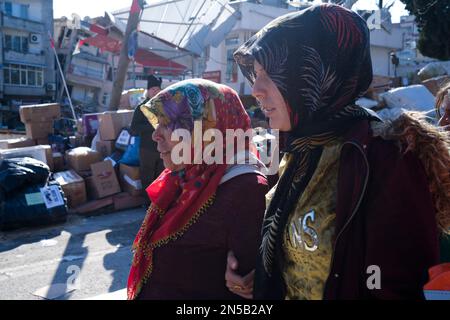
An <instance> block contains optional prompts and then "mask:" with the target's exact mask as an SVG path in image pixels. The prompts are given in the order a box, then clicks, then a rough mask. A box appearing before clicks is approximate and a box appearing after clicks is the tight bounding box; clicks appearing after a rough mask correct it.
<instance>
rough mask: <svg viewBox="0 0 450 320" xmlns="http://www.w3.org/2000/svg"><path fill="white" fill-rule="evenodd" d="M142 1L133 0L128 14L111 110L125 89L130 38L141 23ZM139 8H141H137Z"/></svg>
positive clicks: (117, 103) (117, 105) (116, 104)
mask: <svg viewBox="0 0 450 320" xmlns="http://www.w3.org/2000/svg"><path fill="white" fill-rule="evenodd" d="M140 3H141V1H139V0H133V4H132V5H131V9H130V15H129V16H128V23H127V29H126V31H125V36H124V38H123V41H122V49H121V51H120V58H119V65H118V67H117V75H116V77H115V79H114V84H113V90H112V94H111V101H110V103H109V111H116V110H117V108H118V107H119V103H120V97H121V95H122V91H123V85H124V83H125V78H126V76H127V71H128V65H129V63H130V59H129V58H128V40H129V38H130V35H131V33H132V32H133V31H135V30H136V29H137V27H138V25H139V20H140V14H141V11H142V7H141V5H140ZM137 8H139V10H137Z"/></svg>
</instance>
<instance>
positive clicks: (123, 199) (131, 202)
mask: <svg viewBox="0 0 450 320" xmlns="http://www.w3.org/2000/svg"><path fill="white" fill-rule="evenodd" d="M113 200H114V211H122V210H127V209H133V208H137V207H142V206H143V205H145V204H147V203H148V201H147V199H146V198H145V197H144V196H137V197H133V196H132V195H130V194H129V193H128V192H122V193H119V194H116V195H115V196H113Z"/></svg>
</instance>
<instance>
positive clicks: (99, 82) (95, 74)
mask: <svg viewBox="0 0 450 320" xmlns="http://www.w3.org/2000/svg"><path fill="white" fill-rule="evenodd" d="M66 77H67V81H68V82H72V83H74V84H79V85H82V86H88V87H95V88H102V87H103V82H104V73H103V70H96V69H91V68H87V67H81V66H77V65H73V64H72V65H70V67H69V73H68V74H67V76H66Z"/></svg>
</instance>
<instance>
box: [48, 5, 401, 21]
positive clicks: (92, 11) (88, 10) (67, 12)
mask: <svg viewBox="0 0 450 320" xmlns="http://www.w3.org/2000/svg"><path fill="white" fill-rule="evenodd" d="M393 1H395V4H394V6H393V7H392V9H391V13H392V18H393V22H399V21H400V16H402V15H407V14H408V11H406V10H405V9H404V7H405V6H404V4H403V3H402V2H400V0H384V3H385V4H390V3H392V2H393ZM152 2H155V1H152V0H147V3H152ZM315 2H319V3H320V2H321V1H320V0H315ZM131 3H132V0H53V9H54V17H55V18H59V17H61V16H66V17H71V16H72V13H77V14H78V15H79V16H80V17H81V18H82V19H83V18H84V17H85V16H90V17H98V16H102V15H103V14H104V12H105V10H106V11H109V12H112V11H115V10H118V9H122V8H125V7H129V6H131ZM377 3H378V0H359V1H358V2H357V3H356V4H355V6H354V7H353V9H372V10H373V9H376V8H377V6H376V4H377Z"/></svg>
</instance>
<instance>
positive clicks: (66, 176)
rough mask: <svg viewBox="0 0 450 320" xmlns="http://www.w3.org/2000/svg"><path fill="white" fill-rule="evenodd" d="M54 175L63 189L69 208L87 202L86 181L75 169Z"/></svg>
mask: <svg viewBox="0 0 450 320" xmlns="http://www.w3.org/2000/svg"><path fill="white" fill-rule="evenodd" d="M53 177H54V178H55V180H56V182H58V183H59V184H60V186H61V188H62V189H63V191H64V194H65V196H66V198H67V202H68V205H69V208H76V207H78V206H80V205H82V204H84V203H86V202H87V196H86V185H85V182H84V180H83V178H82V177H80V176H79V175H78V174H77V173H76V172H75V171H74V170H69V171H63V172H58V173H55V174H54V175H53Z"/></svg>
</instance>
